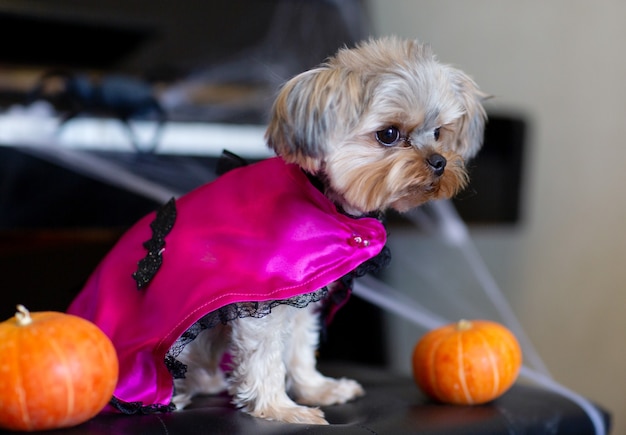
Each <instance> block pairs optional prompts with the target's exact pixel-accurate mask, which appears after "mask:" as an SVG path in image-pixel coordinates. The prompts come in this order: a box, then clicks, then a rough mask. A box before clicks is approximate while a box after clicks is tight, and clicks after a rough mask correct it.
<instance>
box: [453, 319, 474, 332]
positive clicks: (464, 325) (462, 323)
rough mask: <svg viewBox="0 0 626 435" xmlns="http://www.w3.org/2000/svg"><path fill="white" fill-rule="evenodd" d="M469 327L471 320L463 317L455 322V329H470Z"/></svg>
mask: <svg viewBox="0 0 626 435" xmlns="http://www.w3.org/2000/svg"><path fill="white" fill-rule="evenodd" d="M471 327H472V322H470V321H469V320H465V319H461V320H459V323H457V324H456V329H457V331H467V330H468V329H471Z"/></svg>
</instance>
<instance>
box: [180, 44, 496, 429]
mask: <svg viewBox="0 0 626 435" xmlns="http://www.w3.org/2000/svg"><path fill="white" fill-rule="evenodd" d="M485 98H486V95H485V94H483V93H482V92H481V91H480V90H479V89H478V87H477V86H476V84H475V83H474V81H473V80H472V79H471V78H470V77H469V76H467V75H466V74H465V73H463V72H462V71H460V70H458V69H456V68H453V67H451V66H448V65H445V64H442V63H440V62H438V60H437V59H436V57H435V56H434V55H433V53H432V51H431V49H430V47H429V46H427V45H422V44H420V43H419V42H418V41H414V40H402V39H399V38H383V39H377V40H370V41H367V42H364V43H362V44H360V45H358V46H357V47H355V48H352V49H347V48H346V49H342V50H340V51H339V52H338V53H337V54H336V55H335V56H334V57H332V58H330V59H329V60H328V61H327V62H326V63H325V64H322V65H320V66H319V67H317V68H314V69H312V70H310V71H307V72H304V73H302V74H300V75H298V76H296V77H294V78H293V79H291V80H290V81H288V82H287V83H286V84H285V85H284V86H283V88H282V89H281V91H280V93H279V95H278V97H277V99H276V101H275V103H274V107H273V109H272V113H271V119H270V123H269V127H268V129H267V133H266V139H267V142H268V145H269V146H270V147H271V148H272V149H274V150H275V151H276V153H277V154H278V155H280V156H281V157H282V158H283V159H285V160H286V161H287V162H290V163H296V164H298V165H299V166H301V167H302V168H303V170H305V171H307V172H309V173H311V174H314V175H316V176H318V177H319V178H320V179H321V180H322V181H323V183H324V186H325V194H326V195H327V197H328V198H330V199H331V200H332V201H334V202H335V203H336V205H337V207H338V208H340V209H341V210H343V211H344V212H346V213H348V214H350V215H353V216H355V217H358V216H362V215H364V214H368V213H371V212H378V211H385V210H387V209H394V210H397V211H399V212H404V211H407V210H409V209H411V208H413V207H416V206H418V205H420V204H423V203H424V202H426V201H429V200H434V199H442V198H450V197H451V196H453V195H454V194H455V193H457V192H458V191H459V190H460V189H462V188H463V187H464V186H465V185H466V183H467V172H466V169H465V162H466V161H467V159H469V158H471V157H472V156H473V155H474V154H475V153H476V152H477V151H478V149H479V148H480V146H481V142H482V137H483V129H484V124H485V111H484V108H483V106H482V101H483V100H484V99H485ZM318 309H319V303H314V304H309V306H307V307H306V308H294V307H291V306H287V305H279V306H277V307H275V308H273V309H272V313H271V314H270V315H268V316H265V317H263V318H240V319H236V320H233V321H231V322H229V323H228V324H226V325H218V326H216V327H215V328H212V329H209V330H206V331H204V332H203V333H201V335H200V336H199V337H198V338H197V339H196V340H194V341H193V342H192V343H190V344H189V345H187V346H186V347H185V349H184V350H183V352H182V353H181V355H180V356H179V357H178V359H179V360H180V361H181V362H183V363H184V364H186V365H187V370H188V371H187V375H186V378H185V379H177V380H176V381H175V392H176V396H175V397H174V402H175V403H176V405H177V407H179V408H182V407H184V406H186V405H187V404H188V403H189V402H190V400H191V397H193V396H194V395H196V394H205V393H209V394H211V393H216V392H219V391H222V390H225V389H228V391H229V393H230V394H231V395H232V397H233V403H234V404H235V405H236V406H237V407H239V408H241V409H242V410H243V411H245V412H247V413H249V414H251V415H253V416H255V417H260V418H264V419H269V420H278V421H283V422H291V423H307V424H328V423H327V421H326V420H325V419H324V414H323V412H322V411H321V410H320V409H319V408H318V407H317V406H326V405H333V404H339V403H344V402H346V401H349V400H352V399H355V398H357V397H359V396H361V395H363V394H364V390H363V388H362V387H361V386H360V385H359V384H358V383H357V382H355V381H353V380H348V379H332V378H328V377H325V376H323V375H322V374H320V373H319V372H318V371H317V369H316V357H315V352H316V349H317V345H318V332H319V329H320V323H319V319H318ZM224 351H228V352H229V353H230V354H231V355H232V371H231V372H230V373H229V375H228V376H225V375H224V374H223V373H222V372H221V371H220V366H219V362H220V359H221V358H222V354H223V352H224Z"/></svg>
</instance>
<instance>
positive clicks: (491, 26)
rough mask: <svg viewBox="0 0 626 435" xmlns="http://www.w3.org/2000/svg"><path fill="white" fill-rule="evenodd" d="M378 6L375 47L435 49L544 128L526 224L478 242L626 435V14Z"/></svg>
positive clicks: (566, 5) (538, 6)
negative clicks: (412, 41) (415, 43)
mask: <svg viewBox="0 0 626 435" xmlns="http://www.w3.org/2000/svg"><path fill="white" fill-rule="evenodd" d="M368 3H369V7H370V12H371V16H372V17H373V18H372V19H373V27H374V31H375V33H377V34H379V35H383V34H398V35H401V36H406V37H416V38H419V39H421V40H423V41H425V42H429V43H431V45H432V46H433V48H434V50H435V52H436V53H438V55H439V58H440V60H442V61H444V62H446V63H452V64H454V65H456V66H458V67H460V68H462V69H464V70H465V71H467V72H468V73H470V74H471V75H472V76H473V77H474V78H475V79H476V81H477V82H478V83H479V85H481V87H482V88H483V89H484V90H485V91H487V92H488V93H491V94H493V95H495V97H496V98H495V99H494V100H493V101H492V102H490V103H489V110H490V111H494V112H497V111H514V112H516V113H522V114H525V115H526V116H528V118H529V120H530V121H531V122H532V131H531V135H530V137H529V140H528V146H529V154H528V159H527V161H526V170H527V171H526V174H525V175H526V184H525V191H524V214H525V222H524V224H523V225H521V226H520V227H519V228H517V229H515V230H503V229H501V228H492V229H490V228H481V229H476V230H474V232H473V234H474V236H475V239H476V241H477V243H478V244H479V246H480V248H481V250H482V252H483V255H484V256H485V258H486V260H487V261H488V262H489V264H490V266H491V267H492V270H493V272H494V274H495V275H496V279H497V280H498V282H499V284H500V285H501V286H502V288H503V289H504V291H505V292H506V294H507V295H508V297H509V299H510V300H511V302H512V304H513V307H514V309H515V311H516V312H517V314H518V316H519V318H520V320H521V322H522V324H523V326H524V328H525V330H526V332H527V333H528V335H529V336H530V338H531V340H532V341H533V343H534V344H535V346H536V348H537V349H538V351H539V353H540V354H541V356H542V357H543V358H544V360H545V362H546V364H547V365H548V368H549V369H550V370H551V372H552V373H553V375H554V377H555V378H556V379H557V380H558V381H559V382H561V383H563V384H564V385H566V386H568V387H570V388H571V389H573V390H575V391H577V392H579V393H581V394H584V395H586V396H587V397H589V398H591V399H593V400H596V401H598V402H600V403H601V404H603V405H604V406H606V407H607V408H609V409H610V410H611V411H612V412H613V415H614V417H615V426H614V431H613V433H615V434H618V433H626V376H624V367H626V316H625V315H624V310H625V309H626V231H624V225H625V223H626V200H625V197H626V195H625V194H624V187H625V186H626V169H625V166H626V143H625V142H626V139H625V137H626V121H625V119H626V49H625V48H624V44H625V43H626V2H622V1H619V0H615V1H610V0H601V1H596V2H588V1H572V0H554V1H550V2H546V1H542V0H530V1H495V0H494V1H488V0H473V1H462V0H458V1H453V0H424V1H406V0H369V2H368ZM503 257H504V258H503Z"/></svg>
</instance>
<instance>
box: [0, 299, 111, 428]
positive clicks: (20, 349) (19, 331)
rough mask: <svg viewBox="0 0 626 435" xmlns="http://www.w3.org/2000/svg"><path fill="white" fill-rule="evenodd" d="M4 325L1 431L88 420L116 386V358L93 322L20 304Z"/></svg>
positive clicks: (0, 331)
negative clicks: (29, 309)
mask: <svg viewBox="0 0 626 435" xmlns="http://www.w3.org/2000/svg"><path fill="white" fill-rule="evenodd" d="M17 309H18V312H17V313H16V314H15V317H13V318H11V319H8V320H6V321H4V322H2V323H0V427H3V428H6V429H11V430H21V431H34V430H43V429H56V428H62V427H70V426H74V425H77V424H80V423H83V422H85V421H87V420H89V419H90V418H91V417H93V416H95V415H96V414H98V413H99V412H100V411H101V410H102V409H103V408H104V407H105V406H106V404H107V403H108V402H109V400H110V399H111V397H112V395H113V390H114V389H115V385H116V384H117V377H118V369H119V367H118V359H117V353H116V352H115V348H114V347H113V344H112V343H111V341H110V340H109V338H108V337H107V336H106V335H105V334H104V332H102V330H100V329H99V328H98V327H97V326H96V325H94V324H93V323H91V322H89V321H87V320H85V319H82V318H80V317H77V316H73V315H70V314H65V313H60V312H53V311H47V312H38V313H29V312H28V310H26V308H24V307H23V306H21V305H18V307H17Z"/></svg>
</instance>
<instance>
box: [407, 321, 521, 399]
mask: <svg viewBox="0 0 626 435" xmlns="http://www.w3.org/2000/svg"><path fill="white" fill-rule="evenodd" d="M521 365H522V351H521V348H520V345H519V343H518V341H517V339H516V338H515V336H514V335H513V334H512V333H511V331H509V330H508V329H507V328H505V327H504V326H503V325H501V324H499V323H496V322H491V321H486V320H474V321H467V320H461V321H459V322H458V323H454V324H450V325H446V326H443V327H440V328H437V329H434V330H432V331H429V332H428V333H426V334H425V335H424V336H423V337H422V338H421V339H420V340H419V341H418V343H417V344H416V346H415V349H414V351H413V376H414V378H415V381H416V382H417V385H418V386H419V387H420V388H421V389H422V391H424V393H426V394H427V395H428V396H430V397H431V398H433V399H435V400H438V401H441V402H444V403H451V404H459V405H474V404H481V403H485V402H489V401H491V400H493V399H495V398H497V397H499V396H500V395H502V394H504V392H505V391H507V390H508V389H509V388H510V387H511V386H512V385H513V383H514V382H515V380H516V379H517V376H518V374H519V370H520V367H521Z"/></svg>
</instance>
